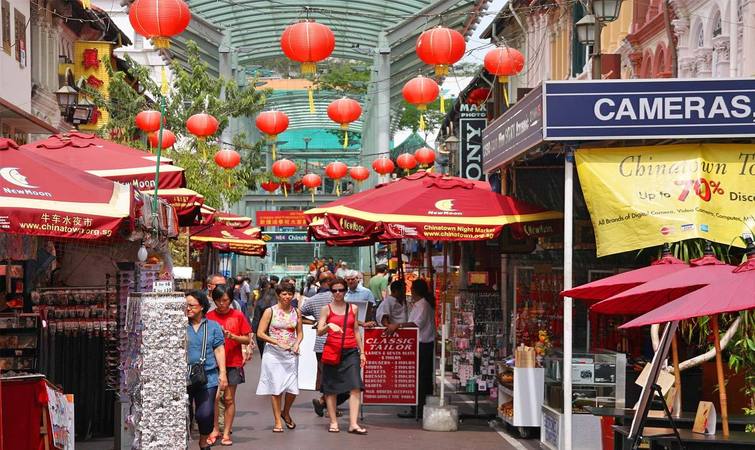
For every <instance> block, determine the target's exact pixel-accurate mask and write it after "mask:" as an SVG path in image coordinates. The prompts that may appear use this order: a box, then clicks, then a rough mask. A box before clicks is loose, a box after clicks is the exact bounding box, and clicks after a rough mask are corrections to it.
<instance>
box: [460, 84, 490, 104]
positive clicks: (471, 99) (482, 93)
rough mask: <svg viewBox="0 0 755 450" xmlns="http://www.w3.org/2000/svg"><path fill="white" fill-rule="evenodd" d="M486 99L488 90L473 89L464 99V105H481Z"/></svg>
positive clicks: (488, 93) (488, 94)
mask: <svg viewBox="0 0 755 450" xmlns="http://www.w3.org/2000/svg"><path fill="white" fill-rule="evenodd" d="M488 97H490V89H488V88H483V87H480V88H475V89H472V90H471V91H469V93H468V94H467V98H466V103H467V104H468V105H478V106H479V105H482V104H483V103H485V102H487V101H488Z"/></svg>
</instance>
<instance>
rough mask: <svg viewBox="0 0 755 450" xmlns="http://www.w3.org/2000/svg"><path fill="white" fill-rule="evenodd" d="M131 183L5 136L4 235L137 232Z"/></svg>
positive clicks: (0, 142)
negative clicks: (41, 152) (74, 165)
mask: <svg viewBox="0 0 755 450" xmlns="http://www.w3.org/2000/svg"><path fill="white" fill-rule="evenodd" d="M136 195H137V194H136V193H135V192H134V189H133V187H132V186H130V185H124V184H119V183H113V182H112V181H108V180H104V179H102V178H100V177H96V176H94V175H90V174H88V173H86V172H82V171H80V170H76V169H73V168H71V167H70V166H68V165H66V164H62V163H60V162H58V161H53V160H51V159H48V158H45V157H44V156H40V155H38V154H35V153H33V152H30V151H27V150H24V149H20V148H18V146H17V145H16V143H15V142H13V141H11V140H9V139H2V138H0V231H2V232H6V233H16V234H29V235H37V236H49V237H56V238H77V239H110V238H115V237H120V232H121V231H123V232H124V233H125V232H130V231H131V229H132V228H133V223H134V221H133V220H132V218H133V217H134V215H135V208H136V205H137V201H136V197H135V196H136Z"/></svg>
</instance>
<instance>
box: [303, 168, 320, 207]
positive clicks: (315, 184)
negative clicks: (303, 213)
mask: <svg viewBox="0 0 755 450" xmlns="http://www.w3.org/2000/svg"><path fill="white" fill-rule="evenodd" d="M301 183H302V184H303V185H304V187H306V188H307V189H309V192H310V193H311V194H312V203H314V202H315V192H316V191H317V188H319V187H320V186H321V185H322V178H320V175H317V174H314V173H308V174H306V175H304V176H303V177H302V179H301Z"/></svg>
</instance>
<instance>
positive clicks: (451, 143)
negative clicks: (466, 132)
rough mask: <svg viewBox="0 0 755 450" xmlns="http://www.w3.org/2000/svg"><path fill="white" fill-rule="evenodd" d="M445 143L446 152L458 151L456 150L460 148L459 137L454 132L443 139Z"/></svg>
mask: <svg viewBox="0 0 755 450" xmlns="http://www.w3.org/2000/svg"><path fill="white" fill-rule="evenodd" d="M443 144H445V146H446V153H450V154H453V153H456V150H458V149H459V138H457V137H456V136H454V135H453V134H452V135H450V136H448V137H447V138H446V140H445V141H443Z"/></svg>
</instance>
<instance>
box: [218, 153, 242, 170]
mask: <svg viewBox="0 0 755 450" xmlns="http://www.w3.org/2000/svg"><path fill="white" fill-rule="evenodd" d="M240 162H241V155H239V152H237V151H236V150H232V149H230V148H224V149H222V150H220V151H218V152H217V153H215V164H217V165H218V166H220V167H222V168H224V169H226V170H230V169H233V168H234V167H236V166H238V165H239V163H240Z"/></svg>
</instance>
